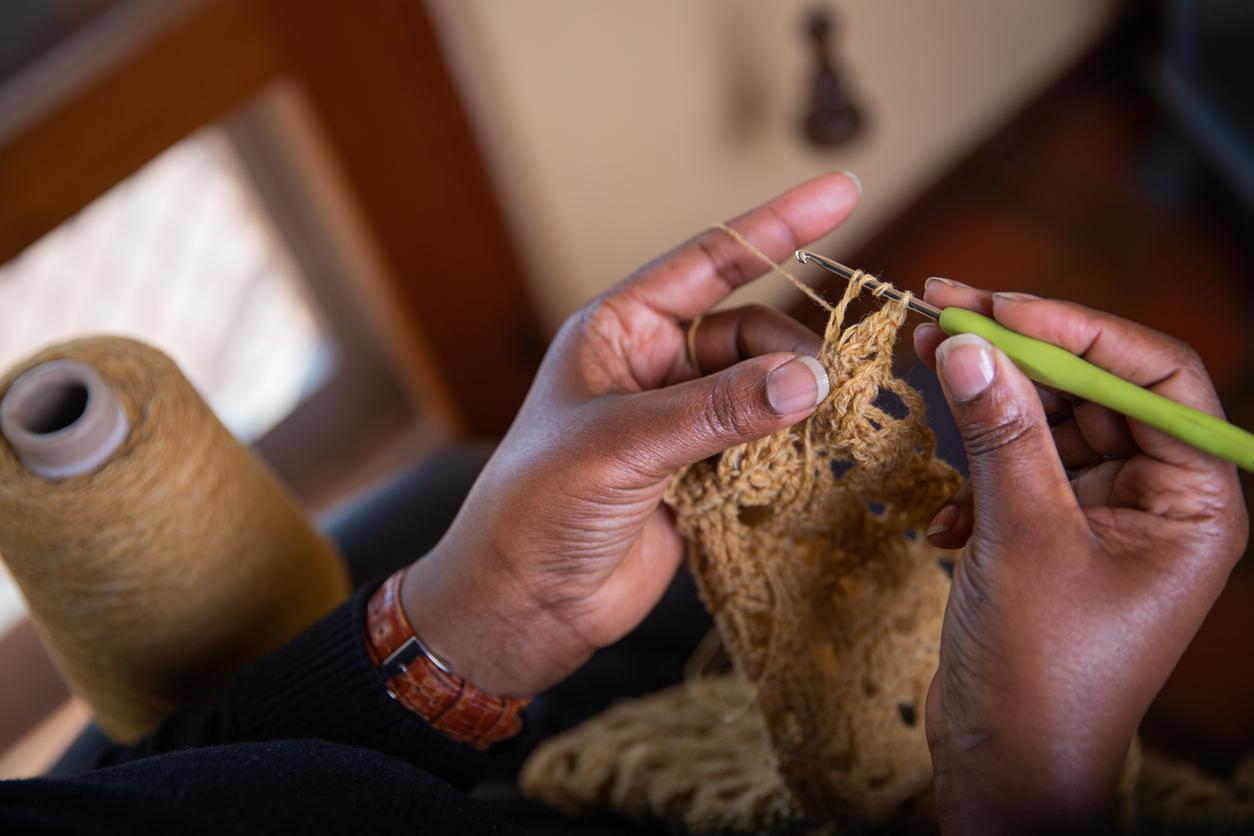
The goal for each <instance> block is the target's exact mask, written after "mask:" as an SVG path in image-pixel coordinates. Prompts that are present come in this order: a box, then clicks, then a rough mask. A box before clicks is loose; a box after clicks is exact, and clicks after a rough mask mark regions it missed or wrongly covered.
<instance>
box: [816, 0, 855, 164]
mask: <svg viewBox="0 0 1254 836" xmlns="http://www.w3.org/2000/svg"><path fill="white" fill-rule="evenodd" d="M834 29H835V26H834V24H833V23H832V15H831V13H830V12H828V11H824V10H815V11H813V12H811V13H810V15H809V16H808V18H807V20H806V33H807V35H808V36H809V39H810V46H811V48H812V50H813V52H814V61H815V65H816V70H815V75H814V81H813V83H812V84H811V86H810V105H809V108H808V109H807V111H806V115H805V120H804V128H805V134H806V137H807V138H808V139H809V140H810V142H812V143H814V144H815V145H818V146H820V147H822V148H831V147H834V146H837V145H840V144H842V143H844V142H847V141H849V140H850V139H852V138H853V137H854V136H855V135H856V134H857V133H858V131H859V130H860V129H861V127H862V114H861V112H860V111H859V110H858V107H857V105H856V104H854V101H853V97H852V95H851V94H850V92H849V86H848V85H847V84H846V82H845V79H844V77H843V76H842V75H841V73H840V71H839V70H838V69H837V65H836V60H835V58H834V57H833V53H834V50H833V48H832V32H833V30H834Z"/></svg>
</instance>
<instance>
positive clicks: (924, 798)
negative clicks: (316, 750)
mask: <svg viewBox="0 0 1254 836" xmlns="http://www.w3.org/2000/svg"><path fill="white" fill-rule="evenodd" d="M733 237H737V240H740V239H739V238H738V236H735V235H733ZM741 243H742V244H746V246H749V245H747V242H743V241H741ZM790 278H792V277H790ZM794 281H795V279H794ZM860 287H861V282H860V281H859V280H858V279H855V280H854V281H852V282H851V283H850V287H849V289H848V291H847V293H846V294H845V296H844V298H843V299H842V300H841V302H840V303H839V304H838V305H836V306H834V307H833V308H832V310H831V317H830V319H829V321H828V325H827V331H826V334H825V337H824V344H823V349H822V352H821V353H820V355H819V359H820V360H821V361H822V363H823V365H824V366H825V367H826V368H827V369H828V373H829V377H830V379H831V384H832V386H831V393H830V394H829V396H828V398H827V400H826V401H825V402H824V403H823V404H822V405H820V407H819V409H818V410H817V411H816V412H815V414H814V415H813V416H812V417H811V418H810V419H809V420H808V421H806V422H804V423H802V424H799V425H797V426H795V427H792V428H790V429H788V430H784V431H782V432H780V433H777V434H775V435H773V436H770V437H768V438H765V439H762V440H760V441H756V442H752V443H750V444H745V445H742V446H740V447H736V448H733V449H731V450H728V451H727V452H726V453H724V454H723V455H722V456H719V457H717V458H715V459H712V460H709V461H705V462H701V463H700V464H697V465H694V466H693V467H691V468H688V469H687V470H686V471H684V472H683V473H681V474H680V475H679V477H678V478H677V479H676V480H675V482H674V484H673V485H672V488H671V490H670V492H669V494H668V496H667V501H668V502H669V503H670V504H671V506H672V507H673V508H674V509H675V513H676V518H677V520H678V524H679V527H680V529H681V531H682V532H683V533H684V534H685V536H686V537H688V538H689V542H690V544H691V551H690V554H689V560H690V564H691V566H692V569H693V572H694V574H695V576H696V577H697V580H698V584H699V586H700V589H701V592H702V596H703V598H704V600H705V603H706V605H707V607H708V608H709V609H710V611H711V612H712V613H713V615H714V619H715V622H716V624H717V626H718V630H719V632H720V633H721V635H722V639H723V643H724V645H725V647H726V649H727V651H728V654H729V655H730V657H731V659H732V661H733V662H734V666H735V670H734V671H733V672H732V673H730V674H725V675H721V676H717V677H712V678H702V679H695V680H692V681H689V682H688V683H686V684H685V685H681V686H677V687H674V688H671V689H668V690H666V691H662V692H660V693H657V694H653V695H651V696H648V697H645V698H643V699H637V700H626V701H623V702H620V703H618V704H617V705H615V706H613V707H611V708H610V709H609V710H608V711H606V712H604V713H603V714H601V715H600V716H598V717H594V718H593V719H592V720H590V721H588V722H587V723H584V724H583V725H582V726H579V727H578V728H575V729H573V730H571V731H569V732H567V733H565V734H562V735H559V736H557V737H555V738H552V739H550V740H549V741H546V742H545V743H544V744H542V745H541V746H540V747H538V748H537V749H536V751H535V752H533V753H532V755H531V757H530V758H529V759H528V761H527V762H526V764H525V765H524V767H523V771H522V773H521V774H520V776H519V782H520V784H521V786H522V789H523V791H524V792H525V793H526V794H527V795H529V796H531V797H532V798H535V799H538V800H541V801H543V802H545V803H547V804H549V805H551V806H553V807H555V808H557V809H559V810H563V811H565V812H566V813H568V814H570V815H581V814H589V813H596V812H602V811H606V810H608V811H613V812H616V813H618V814H620V815H623V816H625V817H627V818H629V819H631V820H634V821H636V822H639V823H641V824H655V823H663V824H665V825H667V826H668V827H669V828H670V829H672V830H674V831H677V832H683V833H694V834H703V833H793V832H806V833H851V832H857V833H863V832H868V831H879V832H891V833H907V832H925V833H932V832H935V831H936V821H935V811H934V809H933V807H932V799H931V796H932V793H931V759H930V757H929V754H928V749H927V744H926V740H925V738H924V734H923V712H924V701H925V698H926V695H927V688H928V685H929V683H930V681H931V678H932V675H933V673H934V672H935V670H936V667H937V662H938V649H939V644H940V627H941V621H942V617H943V614H944V607H945V600H946V597H947V595H948V589H949V581H948V574H947V572H945V571H943V565H944V562H945V561H946V560H948V559H950V558H952V557H953V556H952V555H947V554H945V553H942V552H938V551H937V550H935V549H933V548H930V547H928V546H927V544H926V542H925V541H924V540H923V539H922V537H921V535H920V534H919V532H920V530H921V529H922V528H923V527H924V526H926V524H927V523H928V521H929V517H930V515H931V514H932V513H933V512H934V511H935V509H936V508H938V507H939V506H940V505H941V503H942V502H944V500H945V499H947V498H948V497H949V496H950V495H951V494H952V493H953V492H954V491H955V490H956V489H957V488H958V486H959V484H960V481H961V480H960V478H959V476H958V475H957V474H956V473H955V472H954V471H953V470H952V469H951V468H950V467H949V466H948V465H946V464H944V463H943V462H941V461H939V460H938V459H936V458H935V456H934V440H933V436H932V433H931V432H930V431H929V430H928V428H927V425H926V424H925V422H924V410H923V403H922V398H921V397H920V396H919V394H918V392H916V391H915V390H913V389H912V388H910V387H909V386H908V385H907V384H906V383H905V382H904V381H902V380H900V379H898V378H896V377H894V376H893V374H892V365H891V364H892V348H893V343H894V341H895V339H896V335H897V329H898V328H899V327H900V325H901V323H902V321H903V319H904V317H905V309H904V307H903V304H902V303H898V302H891V301H889V302H886V303H885V304H884V305H883V306H882V307H880V308H879V309H878V310H876V311H874V312H873V313H871V314H870V315H869V316H867V317H866V318H864V319H863V320H862V321H860V322H859V323H857V324H856V325H854V326H852V327H850V328H844V327H843V323H844V317H845V312H846V309H847V307H848V304H849V302H850V301H851V300H852V299H853V298H854V297H855V296H856V295H857V294H858V292H859V290H860ZM1119 809H1120V821H1121V829H1122V830H1125V831H1128V832H1140V833H1254V758H1251V759H1250V760H1249V761H1248V762H1247V763H1246V764H1245V765H1244V766H1243V767H1242V768H1241V769H1240V770H1238V772H1237V773H1236V775H1235V776H1234V777H1233V778H1232V779H1231V780H1230V781H1228V782H1223V781H1218V780H1216V779H1213V778H1210V777H1208V776H1206V775H1204V774H1202V773H1201V772H1200V771H1198V770H1197V769H1195V768H1194V767H1192V766H1189V765H1187V764H1182V763H1179V762H1175V761H1172V760H1170V759H1167V758H1165V757H1163V756H1161V755H1158V754H1154V753H1145V754H1144V755H1142V753H1141V749H1140V746H1139V745H1138V744H1137V743H1136V742H1135V741H1134V742H1133V746H1132V748H1131V750H1130V751H1129V754H1128V758H1127V760H1126V761H1125V764H1124V770H1123V774H1122V775H1121V777H1120V782H1119Z"/></svg>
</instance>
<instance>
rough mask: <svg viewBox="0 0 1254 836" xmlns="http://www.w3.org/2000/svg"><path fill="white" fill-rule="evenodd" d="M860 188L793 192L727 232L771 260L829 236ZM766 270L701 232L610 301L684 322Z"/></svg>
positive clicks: (837, 178)
mask: <svg viewBox="0 0 1254 836" xmlns="http://www.w3.org/2000/svg"><path fill="white" fill-rule="evenodd" d="M860 192H861V187H860V186H859V184H858V181H857V180H856V179H855V178H854V177H852V176H851V175H849V174H847V173H845V172H838V173H835V174H826V175H824V176H822V177H816V178H814V179H813V180H807V181H806V182H804V183H802V184H801V185H799V186H794V187H793V188H791V189H789V190H788V191H786V192H784V193H783V194H781V195H780V196H779V197H776V198H774V199H773V200H770V201H768V202H767V203H764V204H763V205H761V206H759V207H758V208H757V209H754V210H752V211H750V212H747V213H745V214H744V215H741V216H740V217H738V218H736V219H734V220H732V221H728V223H727V225H728V226H730V227H731V228H732V229H734V230H736V231H737V232H739V233H740V234H741V235H743V236H744V237H745V238H746V239H747V240H749V241H750V242H751V243H753V245H754V246H756V247H757V248H758V249H760V250H762V251H763V252H764V253H766V254H767V255H768V256H770V257H771V259H772V260H774V261H776V262H780V261H783V260H784V259H786V258H788V257H789V256H791V255H792V254H793V252H794V251H795V250H797V249H798V248H800V247H802V246H804V245H806V244H808V243H809V242H811V241H813V240H814V239H816V238H819V237H821V236H823V235H824V234H826V233H827V232H830V231H831V230H833V229H835V228H836V227H837V226H839V225H840V224H841V223H843V222H844V220H845V219H846V218H848V217H849V215H850V214H852V213H853V210H854V207H856V206H857V205H858V197H859V194H860ZM766 269H767V268H766V265H764V264H763V263H762V260H761V259H759V258H758V257H757V256H756V255H754V254H753V253H751V252H749V251H747V250H746V249H745V248H744V247H742V246H741V245H740V244H738V243H736V242H735V241H734V240H732V238H731V236H729V235H728V234H727V233H726V232H723V231H722V230H719V229H707V230H706V231H704V232H702V233H700V234H698V235H697V236H696V237H694V238H692V239H690V240H688V241H687V242H685V243H683V244H681V245H680V246H678V247H676V248H675V249H673V250H671V251H670V252H669V253H666V254H665V255H663V256H661V257H660V258H657V259H655V260H653V261H652V262H650V263H649V264H646V265H645V266H644V267H642V268H640V269H639V270H637V271H636V272H635V273H633V274H632V275H631V276H629V277H628V278H627V279H625V280H624V281H623V282H622V283H621V284H619V285H618V286H617V287H616V288H614V289H613V290H611V291H610V294H609V295H610V296H611V297H613V296H618V295H623V296H629V297H631V298H633V299H635V300H637V301H640V302H643V303H644V304H646V305H648V306H649V307H651V308H653V309H654V310H656V311H658V312H660V313H663V314H667V315H669V316H673V317H675V318H676V319H678V320H681V321H683V320H689V319H692V318H693V317H696V316H698V315H700V314H703V313H705V312H706V311H708V310H709V309H710V308H712V307H713V306H714V305H715V304H717V303H718V302H719V301H720V300H722V299H723V298H725V297H726V296H727V295H728V294H730V293H731V292H732V291H733V290H735V289H736V288H738V287H740V286H741V285H743V284H746V283H747V282H750V281H752V280H753V279H756V278H757V277H758V276H760V275H762V274H763V273H765V272H766Z"/></svg>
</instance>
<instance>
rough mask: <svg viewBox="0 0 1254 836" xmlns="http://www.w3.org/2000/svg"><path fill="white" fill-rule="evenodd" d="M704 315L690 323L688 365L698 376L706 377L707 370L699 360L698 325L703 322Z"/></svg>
mask: <svg viewBox="0 0 1254 836" xmlns="http://www.w3.org/2000/svg"><path fill="white" fill-rule="evenodd" d="M703 318H704V316H698V317H697V318H696V319H694V320H693V321H692V322H690V323H688V333H687V335H686V337H687V343H688V365H690V366H692V371H693V373H694V374H696V376H697V377H704V376H705V372H703V371H701V364H700V363H698V362H697V326H698V325H700V324H701V320H702V319H703Z"/></svg>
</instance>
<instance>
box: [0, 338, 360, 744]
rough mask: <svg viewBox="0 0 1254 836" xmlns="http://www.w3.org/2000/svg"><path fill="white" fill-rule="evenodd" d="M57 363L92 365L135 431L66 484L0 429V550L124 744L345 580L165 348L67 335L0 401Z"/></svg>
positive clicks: (263, 647)
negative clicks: (35, 469) (49, 476)
mask: <svg viewBox="0 0 1254 836" xmlns="http://www.w3.org/2000/svg"><path fill="white" fill-rule="evenodd" d="M54 360H71V361H78V362H81V363H83V364H86V365H87V366H89V367H91V368H92V369H94V370H95V371H96V372H97V373H98V374H99V375H100V376H101V377H102V378H103V379H104V381H105V382H106V383H107V384H108V385H109V386H110V387H111V388H112V389H113V391H114V392H115V393H116V395H117V397H118V399H119V401H120V402H121V404H122V406H123V408H124V409H125V412H126V417H127V419H128V423H129V433H128V435H127V437H126V439H125V440H124V441H123V442H122V444H121V446H120V447H118V448H117V450H116V452H114V453H113V455H112V457H111V458H109V460H108V461H106V462H105V463H104V464H103V465H102V466H100V467H99V469H96V470H95V471H94V472H90V473H86V474H83V475H77V476H71V477H69V478H66V479H64V480H62V481H48V480H45V479H43V478H40V477H39V476H36V475H35V474H33V473H31V472H30V471H29V470H27V469H26V468H25V467H24V466H23V465H22V463H21V462H20V461H19V460H18V458H17V457H16V455H15V453H14V451H13V449H12V447H11V446H10V445H9V444H8V443H7V441H4V440H0V556H2V557H3V559H4V561H5V563H6V565H7V566H8V569H9V571H10V573H11V574H12V575H13V578H14V579H15V580H16V582H17V584H18V586H19V587H20V589H21V592H22V595H23V597H24V598H25V600H26V603H27V606H28V608H29V611H30V615H31V618H32V620H33V621H34V624H35V627H36V629H37V630H38V632H39V635H40V637H41V638H42V640H43V642H44V644H45V646H46V647H47V648H48V651H49V653H50V655H51V656H52V658H53V660H54V661H55V662H56V664H57V666H58V668H59V669H60V670H61V672H62V674H64V676H65V677H66V679H67V680H68V682H69V684H70V686H71V688H72V689H73V690H74V691H75V692H76V693H77V694H78V695H80V696H81V697H83V699H85V700H86V701H87V703H88V704H89V705H91V707H92V709H93V710H94V711H95V714H96V720H97V722H98V724H99V725H100V727H101V728H102V729H103V730H104V732H105V733H106V734H108V735H109V736H110V737H112V738H114V739H116V740H131V739H134V738H136V737H138V736H140V735H141V734H143V733H144V732H145V731H147V730H149V729H151V728H152V727H153V726H154V725H155V724H156V723H157V722H158V721H159V720H160V719H161V717H163V716H164V715H165V714H166V713H168V712H169V711H170V710H171V709H173V708H176V707H178V706H182V705H187V704H190V703H193V702H196V701H199V700H202V699H205V698H207V697H209V696H211V695H212V694H213V693H214V692H215V691H216V690H217V689H218V688H220V687H221V686H222V685H223V684H225V683H226V682H227V681H228V680H229V679H230V678H231V677H232V676H233V675H234V674H236V673H237V672H238V671H239V670H240V669H241V668H242V667H243V666H244V665H245V664H247V663H248V662H249V661H251V660H253V659H256V658H258V657H260V656H262V655H264V654H266V653H268V652H270V651H272V650H274V649H275V648H277V647H278V646H280V645H281V644H283V643H284V642H286V641H287V640H288V639H290V638H291V637H292V636H294V635H296V634H297V633H299V632H300V631H301V630H303V629H304V628H305V627H307V626H308V625H309V624H310V623H312V622H313V621H314V620H316V619H317V618H318V617H320V616H321V615H323V614H324V613H326V612H327V611H329V610H330V609H331V608H332V607H334V606H335V605H336V604H337V603H338V602H339V601H341V600H342V599H343V598H344V597H345V596H346V595H347V593H348V589H349V587H348V577H347V573H346V570H345V568H344V565H343V563H342V561H341V560H340V559H339V557H338V555H336V554H335V552H334V551H333V549H332V547H331V546H330V545H329V544H328V543H327V542H326V541H325V540H324V539H323V538H322V537H321V536H320V535H318V534H317V533H316V532H315V531H314V530H313V529H312V528H311V527H310V525H309V523H308V522H307V521H306V519H305V518H304V516H303V515H302V513H301V512H300V510H299V509H298V508H297V506H296V504H295V503H294V502H293V500H292V499H291V497H290V496H289V495H288V493H287V492H286V491H285V490H284V488H283V487H282V486H280V484H279V483H278V482H277V481H276V479H275V478H274V477H273V476H272V475H271V474H270V472H269V471H268V470H267V469H266V468H265V466H264V465H263V464H262V463H261V462H260V461H258V460H257V459H256V458H255V457H254V456H253V455H252V454H251V453H250V452H249V451H248V450H246V449H245V448H244V447H243V446H242V445H240V444H239V442H238V441H236V440H235V438H234V437H233V436H232V435H231V434H230V433H229V432H228V431H227V430H226V428H225V427H223V426H222V425H221V423H219V422H218V420H217V419H216V418H215V417H214V415H213V413H212V412H211V411H210V410H209V408H208V406H207V405H206V404H205V403H204V401H203V400H202V399H201V398H200V396H199V395H198V394H197V393H196V391H195V390H194V389H193V388H192V386H191V384H190V383H188V381H187V380H186V379H185V378H184V377H183V375H182V374H181V373H180V372H179V370H178V368H177V367H176V366H175V364H174V363H173V362H172V361H171V360H170V359H169V358H167V357H166V356H165V355H163V354H161V353H160V352H159V351H157V350H155V349H153V348H150V347H148V346H145V345H143V344H141V343H137V342H134V341H131V340H126V339H119V338H105V337H102V338H91V339H82V340H75V341H72V342H68V343H65V344H62V345H59V346H55V347H52V348H49V349H47V350H45V351H42V352H40V353H39V354H36V355H35V356H33V357H31V358H29V359H27V360H26V361H25V362H23V363H21V364H20V365H19V366H17V367H16V368H15V369H14V370H13V371H11V372H10V373H9V374H8V375H7V376H6V377H5V378H4V379H3V380H0V398H2V397H3V396H4V394H5V393H6V392H7V391H8V389H9V387H10V386H11V385H12V384H13V382H14V381H15V380H16V379H17V378H18V377H19V376H21V375H22V374H23V373H24V372H26V371H28V370H29V369H32V368H34V367H36V366H38V365H40V364H44V363H47V362H50V361H54ZM312 454H314V453H311V455H312Z"/></svg>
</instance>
